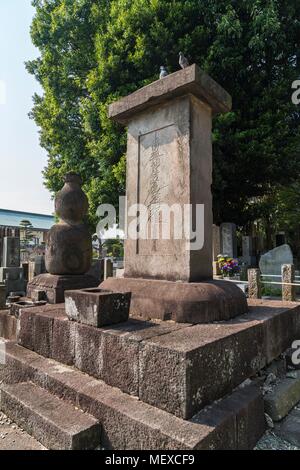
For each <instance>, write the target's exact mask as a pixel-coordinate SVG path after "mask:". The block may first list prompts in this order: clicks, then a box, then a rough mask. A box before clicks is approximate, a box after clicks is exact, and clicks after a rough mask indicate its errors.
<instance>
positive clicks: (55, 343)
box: [0, 300, 300, 449]
mask: <svg viewBox="0 0 300 470" xmlns="http://www.w3.org/2000/svg"><path fill="white" fill-rule="evenodd" d="M248 306H249V312H248V313H247V314H245V315H241V316H239V317H237V318H235V319H231V320H229V321H223V322H215V323H212V324H196V325H193V324H179V323H175V322H172V321H158V320H157V321H145V320H142V319H140V318H133V317H131V318H130V319H129V321H128V322H126V323H123V324H119V325H112V326H110V327H104V328H95V327H92V326H88V325H83V324H80V323H77V322H72V321H69V319H68V318H67V317H66V314H65V311H64V308H63V306H62V305H46V306H41V307H35V308H32V309H31V308H29V309H24V310H21V312H20V316H19V319H18V320H17V321H16V322H15V323H14V324H15V327H16V330H15V331H14V330H13V328H4V327H3V325H7V324H8V322H9V320H8V316H9V315H8V312H1V315H0V331H2V332H4V333H5V334H6V338H7V344H6V365H5V366H3V367H2V372H1V375H2V379H3V382H4V384H10V385H12V386H14V384H18V383H28V382H31V383H32V384H35V385H36V386H37V387H41V388H42V389H45V390H46V391H47V392H48V393H50V394H52V395H54V396H56V397H57V398H59V399H62V400H63V401H64V402H65V401H66V402H70V403H72V404H73V405H74V404H75V405H76V406H79V407H80V408H81V409H82V410H83V411H85V412H87V413H89V414H90V415H91V416H94V418H95V419H96V420H98V421H99V423H100V424H101V426H102V434H101V439H99V441H100V442H99V445H101V446H104V447H105V448H110V449H210V448H212V449H219V448H220V449H226V448H228V449H238V448H253V447H254V445H255V443H256V442H257V441H258V439H259V438H260V437H261V435H262V434H263V432H264V429H265V423H264V404H263V398H262V395H261V393H260V391H259V389H258V388H256V386H254V385H251V384H250V385H249V384H248V385H245V386H243V387H241V384H243V383H248V382H247V379H249V378H252V377H255V375H256V374H257V373H258V372H259V371H260V370H261V369H262V368H263V367H265V366H266V365H267V364H269V363H271V362H272V361H273V360H274V359H276V358H277V357H278V356H279V355H280V354H281V353H282V352H283V351H285V350H286V349H288V348H289V347H290V346H291V344H292V342H293V341H294V340H295V339H298V338H299V335H300V305H299V304H297V303H292V302H288V303H283V302H276V301H270V302H265V301H254V300H251V301H249V302H248ZM15 338H17V341H15ZM11 339H12V340H13V341H11ZM17 343H18V344H17ZM0 379H1V377H0ZM245 381H246V382H245ZM248 381H249V380H248ZM15 396H16V398H15V399H16V400H17V401H18V402H19V401H20V400H19V396H18V394H15ZM32 408H33V409H35V406H34V404H33V405H32ZM9 411H10V407H9V406H8V407H7V408H5V412H6V413H7V414H8V415H9V414H10V413H9ZM22 414H23V411H22V412H21V415H22ZM34 414H37V415H39V412H38V410H36V411H35V413H34ZM239 427H240V431H239V432H238V431H237V428H239Z"/></svg>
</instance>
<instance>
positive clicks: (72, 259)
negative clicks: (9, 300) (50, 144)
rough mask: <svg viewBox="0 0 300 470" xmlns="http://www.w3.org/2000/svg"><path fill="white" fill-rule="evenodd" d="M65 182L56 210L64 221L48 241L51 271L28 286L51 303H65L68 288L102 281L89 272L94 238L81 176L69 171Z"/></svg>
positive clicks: (56, 200) (34, 296) (31, 291)
mask: <svg viewBox="0 0 300 470" xmlns="http://www.w3.org/2000/svg"><path fill="white" fill-rule="evenodd" d="M64 181H65V184H64V187H63V188H62V190H61V191H59V192H58V194H57V195H56V198H55V212H56V214H57V215H58V217H59V218H60V221H59V223H57V224H55V225H54V226H53V227H52V228H51V230H50V232H49V234H48V237H47V242H46V260H45V261H46V269H47V271H48V273H47V274H41V275H40V276H36V277H35V278H34V279H33V281H32V282H31V283H30V284H28V289H27V294H28V296H30V297H31V298H33V299H36V298H39V299H41V298H42V297H44V298H45V299H46V300H47V301H48V302H49V303H61V302H64V292H65V291H66V290H74V289H83V288H87V287H96V286H97V284H98V283H97V280H96V279H95V278H94V277H93V276H90V275H88V274H86V273H87V272H88V270H89V269H90V267H91V261H92V239H91V235H90V233H89V231H88V228H87V227H86V225H85V224H84V222H83V219H84V216H85V215H86V214H87V211H88V199H87V197H86V195H85V194H84V192H83V191H82V189H81V185H82V181H81V178H80V176H79V175H77V174H75V173H68V174H67V175H66V176H65V178H64ZM43 293H44V294H43Z"/></svg>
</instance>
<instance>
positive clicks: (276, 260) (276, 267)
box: [259, 245, 293, 275]
mask: <svg viewBox="0 0 300 470" xmlns="http://www.w3.org/2000/svg"><path fill="white" fill-rule="evenodd" d="M283 264H293V253H292V250H291V248H290V247H289V245H281V246H278V247H276V248H274V249H273V250H271V251H268V252H267V253H265V254H264V255H262V256H261V257H260V261H259V269H260V271H261V273H262V274H277V275H278V274H281V266H282V265H283Z"/></svg>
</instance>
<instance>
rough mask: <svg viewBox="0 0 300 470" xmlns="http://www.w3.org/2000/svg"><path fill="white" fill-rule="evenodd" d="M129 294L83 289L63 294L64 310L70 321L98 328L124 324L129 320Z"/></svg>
mask: <svg viewBox="0 0 300 470" xmlns="http://www.w3.org/2000/svg"><path fill="white" fill-rule="evenodd" d="M130 299H131V293H130V292H125V293H119V292H110V291H106V290H103V289H99V288H98V289H85V290H77V291H66V292H65V309H66V314H67V316H68V317H69V319H70V320H75V321H78V322H79V323H83V324H85V325H90V326H94V327H96V328H100V327H102V326H108V325H114V324H117V323H124V322H126V321H127V320H128V318H129V308H130Z"/></svg>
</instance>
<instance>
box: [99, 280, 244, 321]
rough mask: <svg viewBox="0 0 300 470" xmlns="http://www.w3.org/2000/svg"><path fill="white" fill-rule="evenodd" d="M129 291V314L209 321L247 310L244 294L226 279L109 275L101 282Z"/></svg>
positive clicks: (233, 315)
mask: <svg viewBox="0 0 300 470" xmlns="http://www.w3.org/2000/svg"><path fill="white" fill-rule="evenodd" d="M100 287H101V289H105V290H109V291H112V292H131V294H132V296H131V304H130V314H131V315H135V316H140V317H142V318H145V319H155V318H156V319H160V320H174V321H176V322H178V323H210V322H213V321H218V320H225V319H230V318H234V317H236V316H238V315H242V314H244V313H246V312H247V310H248V307H247V301H246V297H245V294H244V293H243V292H242V291H241V289H239V288H238V287H237V286H236V285H235V284H233V283H229V282H226V281H209V282H201V283H185V282H184V283H179V282H170V281H159V280H153V279H151V280H150V279H130V278H120V279H116V278H109V279H107V280H106V281H104V282H103V283H102V284H101V285H100Z"/></svg>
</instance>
